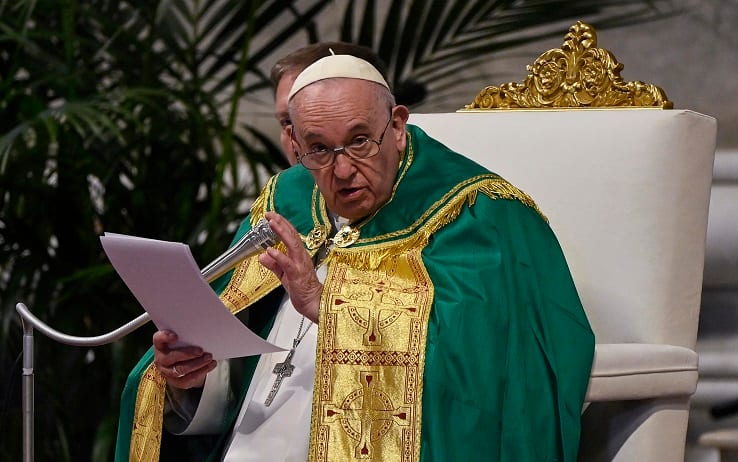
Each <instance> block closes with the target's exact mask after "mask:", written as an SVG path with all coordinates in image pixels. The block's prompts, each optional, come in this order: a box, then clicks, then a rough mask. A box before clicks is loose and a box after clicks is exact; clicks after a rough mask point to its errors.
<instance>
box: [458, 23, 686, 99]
mask: <svg viewBox="0 0 738 462" xmlns="http://www.w3.org/2000/svg"><path fill="white" fill-rule="evenodd" d="M526 69H527V70H528V72H530V74H528V77H526V79H525V81H524V82H523V83H517V82H509V83H505V84H502V85H500V86H499V87H496V86H488V87H486V88H485V89H483V90H482V91H481V92H480V93H479V94H478V95H477V96H476V97H475V98H474V101H473V102H472V103H471V104H468V105H466V106H464V108H463V109H460V110H459V111H460V112H464V111H477V110H484V109H518V108H524V109H535V108H603V107H652V108H662V109H671V108H673V107H674V104H673V103H672V102H671V101H669V100H668V99H667V97H666V93H664V91H663V90H662V89H661V88H659V87H657V86H655V85H652V84H649V83H644V82H641V81H639V80H634V81H631V82H626V81H624V80H623V78H622V77H620V71H622V69H623V64H621V63H620V62H618V60H617V59H616V58H615V56H613V54H612V53H610V52H609V51H608V50H606V49H604V48H597V33H596V32H595V29H594V28H593V27H592V26H590V25H589V24H585V23H583V22H581V21H577V23H576V24H574V25H573V26H571V27H570V28H569V32H568V33H567V34H566V36H565V37H564V44H563V46H562V47H561V48H554V49H552V50H548V51H547V52H545V53H543V54H542V55H540V56H539V57H538V59H536V60H535V61H534V62H533V64H529V65H528V66H526Z"/></svg>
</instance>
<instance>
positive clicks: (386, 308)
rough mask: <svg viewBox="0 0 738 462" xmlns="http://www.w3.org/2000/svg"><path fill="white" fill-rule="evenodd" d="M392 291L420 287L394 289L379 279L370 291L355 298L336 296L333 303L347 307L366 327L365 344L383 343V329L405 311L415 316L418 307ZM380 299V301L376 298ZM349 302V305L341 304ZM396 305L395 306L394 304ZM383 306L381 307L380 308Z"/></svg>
mask: <svg viewBox="0 0 738 462" xmlns="http://www.w3.org/2000/svg"><path fill="white" fill-rule="evenodd" d="M392 292H397V293H398V294H403V295H404V294H407V293H415V292H418V288H413V289H410V290H409V291H408V290H407V289H394V288H392V287H391V286H389V285H386V284H385V283H384V282H382V281H379V282H378V283H377V284H376V286H375V287H372V289H371V290H370V291H366V292H362V293H360V294H356V297H355V298H353V297H352V298H350V299H345V298H336V299H335V300H334V301H333V305H334V307H335V308H336V309H346V310H347V312H348V314H349V316H350V317H351V320H352V321H353V322H355V323H356V324H358V325H359V326H361V327H364V328H365V329H366V331H365V332H364V345H381V344H382V330H383V329H384V328H385V327H387V326H390V325H391V324H392V323H394V322H395V321H396V320H397V318H399V317H400V316H401V315H402V314H403V313H406V314H408V315H411V316H415V314H416V313H417V311H418V308H417V307H415V306H404V305H403V302H402V298H405V297H399V296H393V294H392ZM377 298H378V299H380V300H379V303H378V302H377V300H376V299H377ZM344 304H348V306H345V307H343V306H341V305H344ZM392 305H394V306H392ZM378 306H381V308H378Z"/></svg>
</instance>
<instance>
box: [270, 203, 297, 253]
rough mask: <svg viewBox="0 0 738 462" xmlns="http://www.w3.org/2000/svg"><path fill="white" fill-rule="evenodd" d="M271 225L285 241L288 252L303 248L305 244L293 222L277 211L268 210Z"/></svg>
mask: <svg viewBox="0 0 738 462" xmlns="http://www.w3.org/2000/svg"><path fill="white" fill-rule="evenodd" d="M265 217H266V218H267V221H268V222H269V227H270V228H272V231H274V232H275V233H276V234H277V236H279V238H280V240H281V241H282V242H283V243H284V245H285V247H286V248H287V251H288V253H289V252H290V251H298V250H303V249H304V245H303V243H302V239H300V234H299V233H298V232H297V229H295V227H294V226H292V223H290V222H289V221H288V220H287V219H285V218H284V217H283V216H281V215H280V214H278V213H276V212H267V213H266V214H265Z"/></svg>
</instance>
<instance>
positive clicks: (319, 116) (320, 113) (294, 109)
mask: <svg viewBox="0 0 738 462" xmlns="http://www.w3.org/2000/svg"><path fill="white" fill-rule="evenodd" d="M374 86H378V85H377V84H375V83H372V82H367V81H364V80H359V79H347V78H336V79H327V80H321V81H318V82H315V83H312V84H310V85H308V86H307V87H305V88H303V89H302V90H300V92H298V93H297V94H296V95H295V96H294V97H293V98H292V100H290V114H291V115H292V119H293V120H294V121H295V122H296V123H297V124H298V125H303V126H305V127H307V126H309V125H313V124H316V123H317V124H324V123H331V122H338V121H340V122H341V123H346V122H347V121H348V120H363V121H365V122H366V123H371V122H373V121H374V119H375V118H376V116H377V114H378V112H379V107H380V106H381V105H382V104H381V102H380V100H379V99H378V98H377V91H376V88H374Z"/></svg>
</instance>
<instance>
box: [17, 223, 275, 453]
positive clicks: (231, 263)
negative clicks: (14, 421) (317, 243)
mask: <svg viewBox="0 0 738 462" xmlns="http://www.w3.org/2000/svg"><path fill="white" fill-rule="evenodd" d="M278 241H279V238H278V237H277V235H276V234H275V233H274V231H272V229H271V228H270V227H269V223H267V221H266V220H265V219H261V220H259V221H258V222H257V223H256V225H254V227H253V228H252V229H251V230H249V231H248V232H247V233H246V234H244V236H243V237H242V238H241V239H239V240H238V242H236V244H234V245H233V246H232V247H231V248H229V249H228V250H226V251H225V252H224V253H223V254H221V255H220V256H219V257H218V258H216V259H215V260H213V261H212V262H210V264H208V265H207V266H206V267H205V268H203V269H202V271H201V274H202V277H203V279H205V281H207V282H208V283H210V282H213V281H214V280H215V279H217V278H218V277H219V276H221V275H223V274H225V273H227V272H228V271H230V270H231V269H233V267H235V266H236V265H238V264H239V263H240V262H241V261H243V260H244V259H246V258H248V257H250V256H252V255H254V254H256V253H258V252H259V251H261V250H262V249H266V248H267V247H269V246H272V245H274V244H276V243H277V242H278ZM15 310H16V311H17V312H18V315H20V318H21V325H22V327H23V369H22V391H21V393H22V410H23V411H22V412H23V462H33V459H34V444H35V442H34V419H33V416H34V382H33V367H34V364H33V359H34V358H33V329H34V327H35V328H36V329H37V330H38V331H39V332H41V333H42V334H44V335H45V336H47V337H49V338H51V339H52V340H56V341H57V342H59V343H63V344H65V345H72V346H80V347H95V346H102V345H107V344H108V343H112V342H114V341H116V340H118V339H121V338H123V337H125V336H126V335H128V334H130V333H131V332H133V331H134V330H136V329H138V328H139V327H141V326H143V325H144V324H146V323H147V322H149V321H150V320H151V317H150V316H149V314H148V313H143V314H142V315H140V316H139V317H137V318H136V319H134V320H132V321H129V322H128V323H126V324H124V325H122V326H121V327H118V328H117V329H115V330H112V331H110V332H108V333H106V334H102V335H97V336H93V337H78V336H74V335H67V334H64V333H62V332H59V331H58V330H56V329H54V328H52V327H51V326H49V325H48V324H46V323H44V322H43V321H41V320H40V319H39V318H38V317H37V316H36V315H34V314H33V313H32V312H31V310H29V309H28V307H27V306H26V305H25V304H24V303H18V304H16V305H15Z"/></svg>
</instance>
